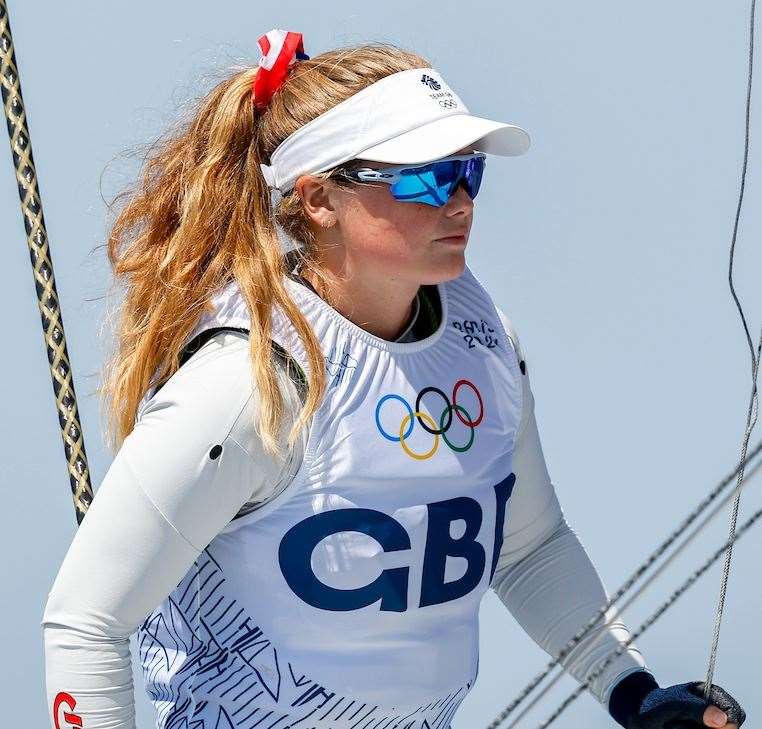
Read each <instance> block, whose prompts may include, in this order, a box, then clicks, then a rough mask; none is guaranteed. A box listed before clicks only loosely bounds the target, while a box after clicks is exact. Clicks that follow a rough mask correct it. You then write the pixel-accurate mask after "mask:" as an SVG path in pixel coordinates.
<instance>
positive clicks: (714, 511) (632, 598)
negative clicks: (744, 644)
mask: <svg viewBox="0 0 762 729" xmlns="http://www.w3.org/2000/svg"><path fill="white" fill-rule="evenodd" d="M760 469H762V459H760V460H758V461H757V462H756V463H755V464H754V467H753V468H752V469H751V471H749V472H748V473H747V474H746V475H745V476H744V488H745V487H746V484H747V483H748V482H749V481H750V480H751V478H752V477H753V476H754V474H756V473H757V471H759V470H760ZM732 498H733V492H730V493H729V494H727V495H726V496H725V497H724V498H723V499H722V501H721V502H719V503H718V504H716V505H715V507H714V508H713V509H712V511H711V512H710V513H709V514H707V516H705V517H704V519H703V520H702V521H701V522H700V523H699V524H698V525H697V526H696V527H695V528H694V529H693V531H692V532H691V533H690V534H689V535H688V536H687V537H686V538H685V539H684V540H683V542H682V543H681V544H680V545H679V546H678V547H677V548H675V549H674V550H673V551H672V553H671V554H670V555H669V557H667V559H665V560H664V561H663V562H662V563H661V564H660V565H659V567H658V568H657V569H656V570H655V571H654V572H653V573H652V574H651V575H650V576H649V577H648V579H646V580H645V582H644V583H643V584H642V585H640V587H639V588H638V589H637V590H636V592H635V594H634V595H632V596H630V597H629V599H628V600H627V601H626V602H625V603H624V604H623V605H622V606H621V607H620V608H619V610H618V611H617V613H615V614H614V615H612V616H610V617H609V619H608V620H607V621H606V623H605V624H604V625H602V626H601V629H600V632H599V633H598V635H596V636H595V638H594V639H593V640H592V641H591V642H590V644H589V645H588V649H591V648H593V647H594V646H595V645H596V644H597V643H598V642H599V641H600V640H601V639H603V638H604V637H605V636H606V635H607V634H606V633H604V629H605V628H606V627H608V626H609V625H610V624H611V622H612V621H613V620H615V619H617V618H619V617H621V616H622V614H623V613H624V612H625V610H627V608H629V607H630V606H631V605H632V603H633V602H635V600H637V598H638V597H640V595H641V594H642V593H643V592H644V591H645V590H646V589H647V588H648V587H649V585H651V584H652V583H653V582H654V580H656V578H657V577H659V575H661V574H662V573H663V572H664V570H665V569H666V568H667V567H668V566H669V565H670V564H671V563H672V561H673V560H674V559H675V558H676V557H677V555H678V554H679V553H680V552H681V551H682V550H683V549H685V548H686V547H687V546H688V544H690V543H691V542H692V541H693V540H694V539H695V538H696V537H697V536H698V535H699V533H700V532H702V531H703V530H704V528H705V527H706V526H707V525H708V524H709V522H711V521H712V520H713V519H714V518H715V517H716V516H717V515H718V514H719V513H720V512H722V510H723V509H724V508H725V506H726V505H727V504H728V502H729V501H730V500H731V499H732ZM563 675H564V671H563V670H561V671H557V672H556V675H555V676H554V677H553V679H552V680H551V681H548V682H547V683H546V684H545V686H544V687H543V689H542V691H540V692H538V693H537V694H536V695H535V696H534V697H533V698H532V700H531V701H530V702H529V704H527V706H525V707H524V708H523V709H522V711H521V713H520V714H519V715H518V716H517V717H516V718H515V719H514V720H513V721H512V722H511V723H510V724H508V726H507V727H505V729H513V727H515V726H516V725H517V724H518V723H519V722H521V720H522V719H523V718H524V717H525V716H526V715H527V714H528V713H529V712H530V711H531V710H532V709H533V708H534V707H535V706H536V705H537V704H538V703H539V702H540V701H541V700H542V699H543V698H544V697H545V696H546V695H547V694H548V693H549V692H550V690H551V689H552V688H553V687H554V686H555V685H556V684H557V683H558V682H559V681H560V680H561V678H562V677H563Z"/></svg>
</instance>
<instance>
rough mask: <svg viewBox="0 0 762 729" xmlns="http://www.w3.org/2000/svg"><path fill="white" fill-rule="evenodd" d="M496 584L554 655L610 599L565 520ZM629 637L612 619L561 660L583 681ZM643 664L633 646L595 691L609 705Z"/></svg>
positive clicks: (595, 683)
mask: <svg viewBox="0 0 762 729" xmlns="http://www.w3.org/2000/svg"><path fill="white" fill-rule="evenodd" d="M493 588H494V590H495V592H496V593H497V595H498V596H499V597H500V600H501V601H502V602H503V604H504V605H505V606H506V607H507V608H508V609H509V610H510V612H511V613H512V615H513V616H514V617H515V618H516V620H517V622H518V623H519V624H520V625H521V626H522V628H524V630H525V631H526V632H527V634H528V635H529V636H530V637H531V638H532V639H533V640H534V641H535V642H536V643H537V644H538V645H539V646H540V647H541V648H542V649H543V650H545V651H546V652H547V653H549V654H550V655H551V656H553V657H557V656H558V655H559V653H560V651H561V650H562V649H563V648H564V647H565V646H566V645H567V644H568V642H569V641H570V640H571V639H572V638H573V637H574V636H575V635H576V634H577V633H578V632H579V631H580V629H582V628H584V627H585V626H586V625H587V624H588V623H589V621H590V618H591V617H592V616H593V615H595V614H597V613H598V611H599V610H600V609H601V607H603V605H604V604H606V602H607V601H608V596H607V594H606V592H605V589H604V587H603V584H602V582H601V579H600V577H599V575H598V573H597V571H596V569H595V567H594V566H593V564H592V562H591V561H590V558H589V557H588V555H587V552H586V551H585V549H584V547H583V546H582V544H581V543H580V541H579V539H578V538H577V535H576V534H575V533H574V531H573V530H572V529H571V528H570V527H569V525H568V524H567V522H566V520H565V519H561V520H560V521H559V522H558V526H557V528H556V529H555V530H554V531H553V532H552V534H551V535H550V536H549V537H548V538H547V539H546V540H545V541H544V542H543V543H542V544H540V545H539V546H538V547H536V548H535V549H533V550H532V552H530V553H529V554H528V555H527V556H526V557H524V558H523V559H521V560H520V561H518V562H516V563H514V564H509V565H507V566H505V567H502V568H501V567H500V566H498V569H497V570H496V572H495V577H494V580H493ZM614 615H615V608H610V610H609V612H608V614H607V616H606V617H607V620H609V619H611V618H612V617H613V616H614ZM629 638H630V633H629V631H628V630H627V628H626V626H625V625H624V623H622V622H621V620H619V619H617V618H616V617H613V619H611V620H610V622H608V625H607V626H606V627H605V629H601V628H600V627H597V628H595V629H594V630H591V631H590V634H589V635H588V636H587V637H586V638H584V639H583V640H581V641H580V642H579V643H578V644H577V645H576V646H575V648H574V649H573V650H571V651H570V652H569V653H568V654H567V655H566V657H565V658H563V659H562V661H561V664H562V665H563V667H564V668H565V669H566V670H567V671H568V672H569V673H570V674H571V675H572V676H574V677H575V678H576V679H577V680H578V681H580V682H583V681H586V680H587V679H588V678H589V677H590V676H592V675H593V674H594V673H596V672H598V671H599V670H600V669H601V667H602V666H603V664H604V663H605V662H606V661H607V659H608V658H609V656H610V655H611V654H612V653H613V652H614V651H616V650H617V649H618V648H619V647H620V646H621V645H622V643H624V642H626V641H627V640H628V639H629ZM644 666H645V661H644V660H643V657H642V656H641V654H640V652H639V651H638V649H637V648H636V647H635V646H634V645H632V644H631V645H630V646H628V648H627V649H626V650H625V651H624V652H623V653H622V654H621V655H620V656H618V657H617V658H616V659H614V660H613V661H611V662H610V663H609V664H608V665H607V666H606V667H605V668H603V670H602V672H601V673H600V675H599V676H598V677H597V678H595V679H594V680H593V681H592V683H591V686H590V689H591V691H592V693H593V694H594V695H595V696H596V697H597V698H598V700H599V701H601V703H603V704H604V705H606V704H607V702H608V698H609V694H610V692H611V690H612V688H613V687H614V685H615V684H616V683H617V682H618V681H619V680H621V679H622V678H623V677H624V676H625V675H627V673H629V672H632V671H638V670H643V668H644Z"/></svg>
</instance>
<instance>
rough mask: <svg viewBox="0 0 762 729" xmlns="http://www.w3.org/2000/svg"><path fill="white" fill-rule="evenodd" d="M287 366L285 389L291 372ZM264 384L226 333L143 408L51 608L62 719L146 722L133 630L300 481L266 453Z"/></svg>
mask: <svg viewBox="0 0 762 729" xmlns="http://www.w3.org/2000/svg"><path fill="white" fill-rule="evenodd" d="M278 372H279V377H280V379H281V385H283V384H284V382H285V379H284V378H285V377H286V375H285V373H284V372H283V371H282V370H281V369H280V368H279V369H278ZM252 390H253V388H252V380H251V375H250V369H249V360H248V340H247V339H246V338H245V337H244V336H241V335H235V334H231V333H223V334H218V335H216V336H215V337H214V338H213V339H211V340H210V341H209V342H208V343H207V344H205V345H204V346H203V347H202V348H201V349H200V350H199V351H198V352H197V353H196V354H195V355H194V356H193V357H192V358H191V359H190V360H189V361H188V362H187V363H185V364H184V365H183V366H182V367H181V368H180V369H179V370H178V371H177V373H175V375H174V376H173V377H172V378H171V379H170V380H169V381H168V382H167V383H166V384H165V385H164V387H163V388H162V389H161V390H160V391H159V392H158V393H157V394H156V395H154V397H153V398H151V399H150V400H149V401H148V403H147V404H146V406H145V407H144V408H143V409H142V410H141V413H140V416H139V419H138V422H137V423H136V425H135V428H134V430H133V431H132V433H130V435H129V436H128V437H127V438H126V439H125V441H124V443H123V444H122V447H121V448H120V450H119V452H118V453H117V454H116V456H115V458H114V460H113V462H112V464H111V466H110V468H109V470H108V472H107V474H106V476H105V478H104V479H103V482H102V484H101V486H100V488H99V489H98V491H97V494H96V498H95V499H94V500H93V503H92V505H91V506H90V509H89V510H88V512H87V515H86V517H85V519H84V520H83V522H82V524H81V525H80V527H79V529H78V530H77V532H76V534H75V536H74V539H73V541H72V543H71V546H70V547H69V550H68V552H67V554H66V557H65V559H64V561H63V564H62V565H61V568H60V570H59V572H58V575H57V577H56V579H55V582H54V584H53V587H52V589H51V591H50V593H49V596H48V601H47V604H46V606H45V611H44V615H43V620H42V626H43V638H44V648H45V671H46V676H45V678H46V686H47V698H48V711H49V713H50V716H51V725H52V726H55V725H56V718H58V720H59V723H61V725H63V724H64V723H65V721H66V719H65V716H64V713H69V714H73V715H75V716H78V717H80V718H81V720H82V725H83V726H84V727H86V728H87V729H106V728H107V727H108V728H109V729H112V728H117V727H118V728H119V729H134V727H135V710H134V695H133V685H132V670H131V662H130V651H129V637H130V635H131V634H132V633H133V632H134V631H135V630H136V629H137V627H138V625H139V624H140V622H141V621H142V620H143V619H144V618H145V616H146V615H147V614H148V613H149V612H151V610H153V609H154V608H155V607H156V606H157V605H158V604H159V603H160V602H161V601H162V600H163V599H164V598H165V597H166V596H167V595H168V594H169V593H170V592H171V591H172V590H173V589H174V587H175V586H176V585H177V583H178V582H179V581H180V580H181V579H182V578H183V577H184V575H185V574H186V573H187V571H188V569H189V568H190V566H191V565H192V563H193V561H194V560H195V559H196V557H197V556H198V554H199V553H200V552H201V551H202V550H203V549H204V548H205V547H206V545H207V544H208V543H209V542H210V541H211V540H212V539H213V538H214V536H215V535H216V534H217V533H218V532H219V531H220V530H221V529H222V528H223V527H224V526H225V525H226V524H227V523H228V522H229V521H230V520H231V519H232V518H233V517H234V516H235V515H236V513H237V512H238V511H239V509H240V508H241V506H242V505H243V504H244V503H246V502H247V500H252V499H256V500H257V501H261V500H265V499H266V498H267V497H268V496H269V495H270V493H271V492H272V491H273V489H274V485H275V484H277V483H278V482H280V481H282V480H283V479H284V478H288V473H287V468H286V467H284V466H283V465H282V464H281V463H280V462H279V461H278V462H276V461H275V460H274V459H272V458H271V457H270V456H269V455H267V454H265V453H264V452H263V451H262V449H261V444H260V441H259V439H258V437H257V435H256V432H255V430H254V428H253V425H252V421H253V418H254V416H255V412H256V405H257V398H256V395H255V394H253V391H252ZM283 391H284V397H285V403H286V408H287V417H286V418H284V426H283V427H284V431H283V432H284V433H286V434H287V432H288V431H287V430H286V428H290V426H291V423H292V422H293V416H294V413H295V412H298V409H299V408H300V407H301V402H299V401H298V399H297V397H296V391H295V390H294V389H293V388H291V387H284V389H283ZM289 415H290V416H291V417H289ZM304 437H306V436H305V435H303V438H304ZM284 440H285V437H284ZM218 444H219V445H221V446H222V452H221V454H219V455H218V456H217V457H216V458H214V457H212V456H210V450H211V449H212V448H213V447H214V446H215V445H218ZM292 461H296V465H298V462H299V461H300V458H295V459H292ZM290 465H291V462H289V461H287V464H286V466H287V467H288V466H290ZM54 707H56V708H55V711H56V716H54V715H53V712H54ZM69 723H72V722H71V720H69ZM65 725H66V726H68V725H69V724H65Z"/></svg>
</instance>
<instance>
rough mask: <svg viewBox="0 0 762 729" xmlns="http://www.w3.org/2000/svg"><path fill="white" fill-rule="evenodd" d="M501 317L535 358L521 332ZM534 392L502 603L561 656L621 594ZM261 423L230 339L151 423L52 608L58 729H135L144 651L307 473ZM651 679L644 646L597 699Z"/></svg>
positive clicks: (581, 649)
mask: <svg viewBox="0 0 762 729" xmlns="http://www.w3.org/2000/svg"><path fill="white" fill-rule="evenodd" d="M498 313H499V314H500V316H501V319H502V320H503V324H504V325H505V328H506V331H507V332H508V333H509V336H510V338H511V339H512V341H513V343H514V346H515V347H516V348H517V351H520V350H519V344H518V339H517V337H516V334H515V331H514V330H513V328H512V326H511V323H510V322H509V320H508V319H507V318H506V317H505V315H504V314H503V312H501V311H499V310H498ZM407 333H408V332H407V331H406V334H407ZM401 339H402V338H400V340H401ZM520 359H521V357H520ZM273 361H274V366H275V367H276V371H277V373H278V377H279V382H280V386H281V391H282V392H283V394H284V402H285V406H286V413H287V415H286V417H285V419H284V424H283V429H282V437H283V438H284V442H285V435H286V434H287V432H288V430H289V429H290V427H291V425H292V423H293V422H294V420H295V418H296V416H297V414H298V412H299V410H300V409H301V406H302V400H301V399H300V395H299V391H298V389H297V387H296V386H295V383H294V382H293V381H292V380H291V379H290V378H289V376H288V375H287V372H286V369H285V367H284V366H282V364H281V363H280V360H279V359H274V360H273ZM522 387H523V396H524V408H523V414H522V420H521V423H520V426H519V431H518V435H517V440H516V447H515V451H514V454H513V470H514V472H515V473H516V475H517V487H516V489H515V491H514V493H513V495H512V497H511V508H510V510H509V511H508V515H507V517H506V520H505V525H504V541H503V545H502V549H501V552H500V556H499V561H498V564H497V568H496V571H495V575H494V579H493V583H492V587H493V589H494V590H495V592H496V594H497V595H498V596H499V598H500V600H501V601H502V602H503V603H504V604H505V606H506V607H507V608H508V610H509V611H510V612H511V613H512V615H513V616H514V617H515V619H516V620H517V621H518V622H519V624H520V625H521V626H522V628H523V629H524V630H525V631H526V632H527V633H528V634H529V635H530V636H531V638H532V639H533V640H534V641H535V642H536V643H537V644H538V645H539V646H540V647H542V648H543V649H544V650H545V651H546V652H547V653H549V654H550V655H553V656H555V655H557V654H558V653H559V651H560V650H561V649H562V648H563V647H564V646H565V645H566V644H567V642H568V641H569V640H570V639H571V638H572V637H573V636H574V635H575V634H576V633H577V632H578V630H579V629H580V628H581V627H583V626H584V625H586V624H587V622H588V620H589V619H590V617H591V616H592V615H593V614H595V613H596V611H597V610H598V609H599V608H600V607H601V606H602V605H603V604H604V603H605V602H606V600H607V594H606V592H605V590H604V587H603V585H602V583H601V580H600V578H599V576H598V573H597V572H596V570H595V568H594V566H593V564H592V563H591V561H590V559H589V557H588V555H587V553H586V552H585V549H584V548H583V546H582V544H581V543H580V541H579V539H578V538H577V536H576V534H575V533H574V532H573V531H572V529H571V528H570V527H569V525H568V524H567V522H566V520H565V518H564V515H563V512H562V509H561V507H560V505H559V502H558V499H557V497H556V493H555V490H554V487H553V485H552V483H551V481H550V477H549V475H548V470H547V467H546V464H545V459H544V455H543V452H542V447H541V444H540V438H539V433H538V428H537V422H536V419H535V414H534V397H533V393H532V390H531V388H530V384H529V377H528V374H526V372H525V373H524V375H523V377H522ZM257 409H258V399H257V391H256V386H255V384H254V383H253V379H252V376H251V371H250V364H249V355H248V339H247V337H246V335H244V334H239V333H235V332H221V333H218V334H216V335H215V336H214V337H213V338H212V339H210V340H209V341H208V342H207V343H206V344H204V345H203V346H202V347H201V348H200V349H199V351H198V352H197V353H196V354H194V355H193V356H192V357H191V358H190V360H189V361H188V362H186V363H185V364H184V365H183V366H182V367H181V368H180V369H179V370H178V371H177V372H176V373H175V374H174V375H173V377H172V378H171V379H170V380H169V381H168V382H167V383H166V384H165V385H164V387H163V388H161V389H160V390H159V392H158V393H156V394H155V395H154V396H153V397H152V398H150V400H148V402H147V404H146V406H145V407H143V408H142V410H141V412H140V413H139V417H138V420H137V422H136V425H135V428H134V430H133V431H132V432H131V433H130V435H129V436H128V437H127V438H126V439H125V441H124V443H123V444H122V447H121V448H120V450H119V451H118V453H117V454H116V456H115V458H114V460H113V462H112V464H111V466H110V468H109V470H108V472H107V473H106V476H105V477H104V479H103V482H102V483H101V485H100V488H99V489H98V491H97V498H96V499H95V500H94V501H93V503H92V505H91V506H90V509H89V511H88V513H87V516H86V518H85V520H84V521H83V523H82V524H81V525H80V527H79V529H78V530H77V532H76V534H75V536H74V539H73V541H72V543H71V546H70V548H69V550H68V552H67V554H66V557H65V559H64V561H63V563H62V565H61V568H60V570H59V573H58V575H57V577H56V580H55V582H54V584H53V586H52V589H51V591H50V593H49V596H48V601H47V604H46V606H45V611H44V615H43V619H42V627H43V639H44V649H45V669H46V687H47V700H48V711H49V716H50V720H51V726H53V727H56V728H57V729H64V728H66V729H68V728H69V727H70V726H79V725H80V724H78V723H77V719H76V717H79V718H80V719H81V722H82V724H81V725H82V726H83V727H86V729H116V728H119V729H134V727H135V710H134V695H133V684H132V670H131V662H130V650H129V638H130V636H131V635H132V633H133V632H135V630H136V629H137V627H138V625H139V624H140V623H141V622H142V621H143V619H144V618H145V616H146V615H147V614H148V613H150V612H151V611H152V610H153V609H154V608H155V607H156V606H157V605H158V604H159V603H160V602H161V601H162V600H163V599H164V598H165V597H166V596H167V595H168V594H169V593H170V592H171V591H172V590H173V589H174V588H175V586H176V585H177V584H178V583H179V581H180V580H181V579H182V578H183V576H184V575H185V574H186V573H187V571H188V569H189V567H190V566H191V565H192V564H193V562H194V560H195V559H196V558H197V557H198V556H199V554H200V553H201V552H202V551H203V550H204V548H205V547H206V546H207V545H208V544H209V543H210V541H211V540H212V539H213V538H214V537H215V535H217V534H218V533H219V532H220V530H221V529H222V528H223V527H225V525H226V524H228V523H229V522H230V520H231V519H233V518H234V517H235V516H236V515H237V514H241V513H245V512H246V511H250V510H251V509H254V508H257V506H258V505H260V504H262V503H263V502H265V501H267V500H269V499H270V498H272V497H274V496H275V495H277V494H278V493H280V491H282V490H283V489H284V488H285V487H286V486H287V485H288V483H289V482H290V479H291V478H292V477H293V475H294V474H295V473H296V471H297V470H298V467H299V465H300V463H301V458H302V455H303V453H304V447H305V444H306V442H307V436H308V432H307V429H305V430H304V431H303V432H302V435H301V439H300V440H299V442H298V443H297V444H296V446H295V448H294V449H293V450H291V451H290V452H289V457H288V458H287V459H286V462H285V463H281V462H279V461H277V460H276V459H274V458H273V457H271V456H270V455H269V454H267V453H265V452H264V450H263V448H262V444H261V442H260V439H259V437H258V436H257V433H256V431H255V429H254V426H253V423H254V422H255V420H256V413H257ZM217 444H219V445H222V446H223V447H224V449H225V452H226V454H227V456H226V458H224V459H219V461H218V466H217V467H216V469H215V468H211V469H210V468H209V467H208V462H209V451H210V449H211V448H213V447H214V446H215V445H217ZM231 453H234V454H235V455H236V457H231V455H230V454H231ZM610 614H611V615H612V617H613V611H612V612H611V613H610ZM628 638H629V633H628V631H627V629H626V627H625V626H624V625H623V624H622V623H621V622H620V621H618V620H617V619H616V618H614V619H613V620H612V621H611V622H610V624H609V626H608V628H607V629H606V630H605V631H603V632H602V633H599V634H598V635H597V636H595V635H591V636H590V638H588V639H586V640H584V641H582V642H581V643H580V644H579V646H577V648H575V649H574V650H573V651H572V652H571V653H570V655H568V656H567V657H566V658H565V659H564V660H563V662H562V663H563V665H564V667H565V668H566V670H567V671H569V672H570V673H571V674H572V675H573V676H575V678H577V679H578V680H580V681H582V680H585V679H586V677H587V676H589V675H590V674H591V673H592V672H594V671H595V670H596V669H597V668H598V667H599V666H600V665H601V663H602V662H603V661H604V660H605V659H606V657H607V656H608V655H609V654H610V653H611V652H612V651H613V650H614V649H616V648H617V647H618V645H619V644H620V642H623V641H625V640H627V639H628ZM644 666H645V663H644V660H643V658H642V656H641V655H640V653H639V652H638V650H637V648H636V647H635V646H634V645H631V646H630V647H629V648H628V649H627V651H626V652H625V653H624V654H623V655H621V656H620V657H619V658H618V659H617V660H615V661H613V662H612V663H611V664H610V665H609V666H608V667H607V668H606V669H605V670H604V671H603V673H602V674H601V676H600V677H598V678H597V679H596V680H595V681H594V682H593V684H592V686H591V689H592V691H593V693H594V694H595V695H596V697H597V698H598V699H599V701H601V703H602V704H604V706H605V705H607V702H608V698H609V695H610V693H611V690H612V689H613V687H614V686H615V685H616V684H617V683H618V682H619V680H621V679H622V678H624V677H625V676H626V675H628V674H630V673H632V672H633V671H637V670H643V668H644ZM67 721H68V722H69V723H67Z"/></svg>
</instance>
